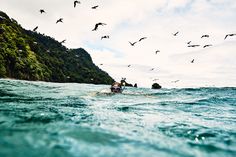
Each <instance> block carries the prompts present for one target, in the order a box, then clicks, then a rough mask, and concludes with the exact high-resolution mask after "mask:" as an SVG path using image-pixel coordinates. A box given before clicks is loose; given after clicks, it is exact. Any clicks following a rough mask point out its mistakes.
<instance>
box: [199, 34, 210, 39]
mask: <svg viewBox="0 0 236 157" xmlns="http://www.w3.org/2000/svg"><path fill="white" fill-rule="evenodd" d="M209 37H210V36H209V35H207V34H206V35H202V37H201V38H209Z"/></svg>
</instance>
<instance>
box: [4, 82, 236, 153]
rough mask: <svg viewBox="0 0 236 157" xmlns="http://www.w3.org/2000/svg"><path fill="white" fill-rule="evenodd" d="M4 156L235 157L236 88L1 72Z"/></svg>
mask: <svg viewBox="0 0 236 157" xmlns="http://www.w3.org/2000/svg"><path fill="white" fill-rule="evenodd" d="M0 156H1V157H93V156H94V157H113V156H114V157H126V156H128V157H193V156H198V157H204V156H206V157H211V156H212V157H216V156H219V157H224V156H226V157H235V156H236V88H196V89H193V88H188V89H187V88H186V89H162V90H151V89H145V88H138V89H135V88H127V89H126V90H125V91H124V93H123V94H111V93H109V86H104V85H87V84H76V83H74V84H73V83H71V84H57V83H45V82H28V81H17V80H0Z"/></svg>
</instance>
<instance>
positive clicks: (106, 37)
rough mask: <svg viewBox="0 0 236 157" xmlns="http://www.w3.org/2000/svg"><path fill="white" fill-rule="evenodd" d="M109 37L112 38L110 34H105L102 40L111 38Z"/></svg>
mask: <svg viewBox="0 0 236 157" xmlns="http://www.w3.org/2000/svg"><path fill="white" fill-rule="evenodd" d="M109 38H110V37H109V35H105V36H102V37H101V40H102V39H109Z"/></svg>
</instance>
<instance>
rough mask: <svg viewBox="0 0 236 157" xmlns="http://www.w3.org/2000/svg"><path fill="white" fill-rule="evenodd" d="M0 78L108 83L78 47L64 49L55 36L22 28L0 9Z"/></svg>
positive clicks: (106, 75)
mask: <svg viewBox="0 0 236 157" xmlns="http://www.w3.org/2000/svg"><path fill="white" fill-rule="evenodd" d="M0 78H15V79H23V80H40V81H51V82H78V83H94V84H111V83H112V82H113V81H114V80H113V79H112V78H111V77H110V76H109V75H108V74H107V73H106V72H104V71H102V70H101V69H99V68H98V67H97V66H96V65H95V64H94V63H93V61H92V58H91V57H90V55H89V54H88V52H86V51H85V50H84V49H82V48H78V49H68V48H66V47H65V46H63V45H62V44H61V43H59V42H58V41H56V40H55V39H53V38H51V37H49V36H45V35H42V34H39V33H37V32H32V31H29V30H25V29H24V28H22V27H21V26H20V25H19V24H18V23H17V22H16V21H15V20H14V19H10V18H9V17H8V16H7V14H5V13H3V12H1V11H0Z"/></svg>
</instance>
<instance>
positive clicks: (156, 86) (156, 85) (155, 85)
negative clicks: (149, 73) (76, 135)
mask: <svg viewBox="0 0 236 157" xmlns="http://www.w3.org/2000/svg"><path fill="white" fill-rule="evenodd" d="M152 89H161V85H159V84H158V83H153V84H152Z"/></svg>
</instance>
